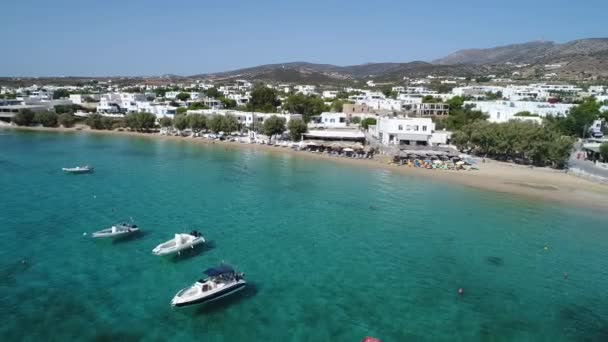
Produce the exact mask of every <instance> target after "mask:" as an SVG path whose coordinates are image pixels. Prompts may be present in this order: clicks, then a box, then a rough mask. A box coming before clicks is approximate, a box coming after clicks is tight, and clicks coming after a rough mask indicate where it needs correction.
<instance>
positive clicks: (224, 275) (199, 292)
mask: <svg viewBox="0 0 608 342" xmlns="http://www.w3.org/2000/svg"><path fill="white" fill-rule="evenodd" d="M203 273H204V274H205V275H206V276H208V278H204V279H200V280H199V281H197V282H196V283H194V284H193V285H192V286H190V287H187V288H185V289H182V290H180V291H179V292H178V293H177V294H176V295H175V297H173V299H172V300H171V306H174V307H176V306H177V307H182V306H189V305H195V304H202V303H207V302H211V301H214V300H217V299H220V298H223V297H226V296H228V295H230V294H233V293H235V292H237V291H240V290H242V289H243V288H245V286H246V285H247V282H246V281H245V279H243V276H244V274H243V273H238V272H236V271H235V270H234V268H233V267H232V266H230V265H225V264H224V265H220V266H217V267H211V268H208V269H206V270H204V271H203Z"/></svg>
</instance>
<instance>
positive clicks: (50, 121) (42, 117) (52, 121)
mask: <svg viewBox="0 0 608 342" xmlns="http://www.w3.org/2000/svg"><path fill="white" fill-rule="evenodd" d="M34 122H35V123H37V124H39V125H42V126H44V127H57V114H55V113H54V112H48V111H42V112H36V114H34Z"/></svg>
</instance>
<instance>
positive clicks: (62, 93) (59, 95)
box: [53, 89, 70, 100]
mask: <svg viewBox="0 0 608 342" xmlns="http://www.w3.org/2000/svg"><path fill="white" fill-rule="evenodd" d="M66 97H70V92H69V91H68V90H67V89H57V90H55V91H54V92H53V99H54V100H59V99H63V98H66Z"/></svg>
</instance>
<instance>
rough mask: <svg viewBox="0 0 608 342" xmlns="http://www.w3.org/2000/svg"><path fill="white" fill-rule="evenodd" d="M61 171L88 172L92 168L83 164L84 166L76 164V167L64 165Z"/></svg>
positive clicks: (91, 170)
mask: <svg viewBox="0 0 608 342" xmlns="http://www.w3.org/2000/svg"><path fill="white" fill-rule="evenodd" d="M62 170H63V171H65V172H67V173H89V172H93V168H92V167H90V166H88V165H85V166H76V167H64V168H63V169H62Z"/></svg>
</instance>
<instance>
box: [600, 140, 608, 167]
mask: <svg viewBox="0 0 608 342" xmlns="http://www.w3.org/2000/svg"><path fill="white" fill-rule="evenodd" d="M600 155H601V156H602V159H603V160H604V163H608V142H603V143H602V144H601V145H600Z"/></svg>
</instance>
